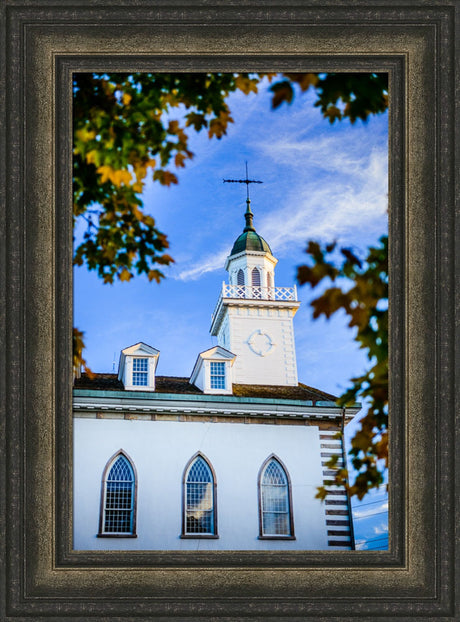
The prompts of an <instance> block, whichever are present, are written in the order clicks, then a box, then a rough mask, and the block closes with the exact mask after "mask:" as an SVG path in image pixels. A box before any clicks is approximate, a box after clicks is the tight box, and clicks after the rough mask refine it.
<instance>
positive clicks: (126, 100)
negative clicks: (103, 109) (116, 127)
mask: <svg viewBox="0 0 460 622" xmlns="http://www.w3.org/2000/svg"><path fill="white" fill-rule="evenodd" d="M131 100H132V96H131V95H130V94H129V93H123V97H122V101H123V104H124V105H125V106H129V102H130V101H131Z"/></svg>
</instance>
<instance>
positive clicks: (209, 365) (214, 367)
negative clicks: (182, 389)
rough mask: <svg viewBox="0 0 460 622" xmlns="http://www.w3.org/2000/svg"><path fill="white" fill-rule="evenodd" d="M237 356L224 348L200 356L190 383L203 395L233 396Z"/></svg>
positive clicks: (210, 350)
mask: <svg viewBox="0 0 460 622" xmlns="http://www.w3.org/2000/svg"><path fill="white" fill-rule="evenodd" d="M235 359H236V356H235V354H232V353H231V352H229V351H228V350H226V349H225V348H223V347H222V346H214V348H210V349H209V350H206V351H205V352H201V353H200V354H199V355H198V358H197V360H196V363H195V366H194V368H193V371H192V375H191V376H190V383H191V384H194V385H195V386H196V387H198V388H199V389H201V390H202V391H203V393H217V394H221V395H222V394H225V395H231V394H232V391H233V387H232V365H233V363H234V362H235Z"/></svg>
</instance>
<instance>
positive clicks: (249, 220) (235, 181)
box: [224, 161, 264, 231]
mask: <svg viewBox="0 0 460 622" xmlns="http://www.w3.org/2000/svg"><path fill="white" fill-rule="evenodd" d="M245 164H246V179H224V184H225V183H230V184H246V213H245V214H244V217H245V218H246V227H245V228H244V231H255V229H254V225H253V224H252V219H253V216H254V214H253V213H252V211H251V199H250V198H249V184H263V183H264V182H263V181H258V180H257V179H249V177H248V162H247V161H246V162H245Z"/></svg>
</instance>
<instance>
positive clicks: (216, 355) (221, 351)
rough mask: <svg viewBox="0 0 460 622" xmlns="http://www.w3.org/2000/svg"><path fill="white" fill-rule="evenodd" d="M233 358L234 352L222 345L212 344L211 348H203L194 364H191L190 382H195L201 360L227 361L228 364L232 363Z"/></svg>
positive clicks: (234, 357)
mask: <svg viewBox="0 0 460 622" xmlns="http://www.w3.org/2000/svg"><path fill="white" fill-rule="evenodd" d="M235 359H236V354H233V352H230V350H226V349H225V348H223V347H222V346H214V347H213V348H209V350H204V352H200V354H198V356H197V359H196V361H195V365H194V366H193V370H192V373H191V375H190V382H191V383H192V384H195V380H196V377H197V374H198V372H199V370H200V367H201V365H202V363H203V361H229V362H230V365H233V363H234V362H235Z"/></svg>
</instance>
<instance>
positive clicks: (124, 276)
mask: <svg viewBox="0 0 460 622" xmlns="http://www.w3.org/2000/svg"><path fill="white" fill-rule="evenodd" d="M132 276H133V275H132V274H131V272H129V270H126V268H123V270H122V271H121V272H120V274H119V275H118V278H119V279H120V281H129V280H130V279H131V277H132Z"/></svg>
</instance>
